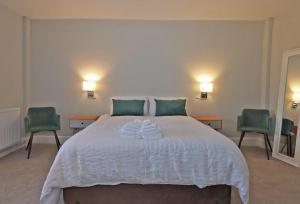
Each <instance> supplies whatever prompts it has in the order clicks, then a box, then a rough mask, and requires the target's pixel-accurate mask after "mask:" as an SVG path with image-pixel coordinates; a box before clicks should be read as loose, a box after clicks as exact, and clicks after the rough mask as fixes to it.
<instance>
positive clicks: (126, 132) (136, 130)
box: [120, 120, 142, 139]
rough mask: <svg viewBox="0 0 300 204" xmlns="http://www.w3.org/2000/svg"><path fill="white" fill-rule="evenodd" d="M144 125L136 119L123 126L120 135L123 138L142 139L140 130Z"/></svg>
mask: <svg viewBox="0 0 300 204" xmlns="http://www.w3.org/2000/svg"><path fill="white" fill-rule="evenodd" d="M141 126H142V121H140V120H134V121H133V122H128V123H126V124H125V125H123V126H122V128H121V131H120V132H121V134H120V137H123V138H132V139H140V138H142V136H141V133H140V130H141Z"/></svg>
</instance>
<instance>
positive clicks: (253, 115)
mask: <svg viewBox="0 0 300 204" xmlns="http://www.w3.org/2000/svg"><path fill="white" fill-rule="evenodd" d="M237 129H238V131H240V132H242V134H241V138H240V141H239V145H238V146H239V148H240V147H241V144H242V141H243V139H244V136H245V133H246V132H256V133H260V134H263V135H264V140H265V148H266V153H267V157H268V160H269V148H270V151H271V152H272V146H271V143H270V140H269V134H270V133H271V132H272V118H271V117H270V113H269V111H268V110H264V109H244V110H243V111H242V114H241V115H240V116H238V120H237ZM268 146H269V148H268Z"/></svg>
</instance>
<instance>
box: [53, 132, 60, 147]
mask: <svg viewBox="0 0 300 204" xmlns="http://www.w3.org/2000/svg"><path fill="white" fill-rule="evenodd" d="M53 133H54V136H55V141H56V146H57V149H58V150H59V148H60V142H59V139H58V136H57V133H56V131H55V130H54V131H53Z"/></svg>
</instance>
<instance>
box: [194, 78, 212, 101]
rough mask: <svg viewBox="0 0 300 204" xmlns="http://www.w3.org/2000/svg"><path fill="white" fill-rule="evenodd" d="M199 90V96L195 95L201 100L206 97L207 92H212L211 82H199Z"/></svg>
mask: <svg viewBox="0 0 300 204" xmlns="http://www.w3.org/2000/svg"><path fill="white" fill-rule="evenodd" d="M200 92H201V96H200V97H197V98H198V99H199V98H201V99H202V100H206V99H207V93H211V92H213V83H211V82H202V83H200Z"/></svg>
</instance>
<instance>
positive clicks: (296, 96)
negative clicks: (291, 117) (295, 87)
mask: <svg viewBox="0 0 300 204" xmlns="http://www.w3.org/2000/svg"><path fill="white" fill-rule="evenodd" d="M292 100H293V102H297V103H298V102H300V92H295V93H293V96H292Z"/></svg>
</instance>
